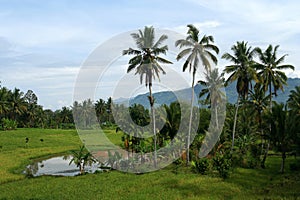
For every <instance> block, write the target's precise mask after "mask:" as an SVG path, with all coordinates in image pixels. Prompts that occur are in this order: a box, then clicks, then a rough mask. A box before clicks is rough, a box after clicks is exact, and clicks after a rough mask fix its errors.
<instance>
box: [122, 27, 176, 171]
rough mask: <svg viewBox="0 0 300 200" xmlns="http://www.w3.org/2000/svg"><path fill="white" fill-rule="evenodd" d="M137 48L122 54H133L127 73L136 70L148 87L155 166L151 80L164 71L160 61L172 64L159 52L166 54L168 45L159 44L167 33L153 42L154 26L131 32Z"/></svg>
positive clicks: (154, 128) (154, 131)
mask: <svg viewBox="0 0 300 200" xmlns="http://www.w3.org/2000/svg"><path fill="white" fill-rule="evenodd" d="M131 36H132V38H133V39H134V41H135V43H136V46H137V49H133V48H129V49H127V50H124V51H123V55H133V57H132V58H131V59H130V60H129V62H128V64H129V66H128V69H127V73H129V72H131V71H132V70H133V69H135V70H136V72H135V74H139V75H140V83H141V84H142V83H143V79H144V78H145V79H144V80H145V85H146V87H148V88H149V96H148V99H149V102H150V107H151V115H152V122H153V135H154V167H156V161H157V155H156V127H155V111H154V98H153V96H152V82H153V80H154V79H155V78H156V77H157V78H158V79H159V73H160V72H162V73H163V74H165V73H166V72H165V71H164V70H163V68H162V67H161V65H160V63H163V64H172V62H170V61H168V60H166V59H164V58H162V57H160V56H159V54H161V53H162V54H166V53H167V51H168V46H167V45H164V46H161V45H162V43H163V42H164V41H165V40H166V39H167V38H168V36H167V35H161V36H160V37H159V39H158V40H157V41H156V42H155V41H154V40H155V33H154V28H153V27H152V26H151V27H147V26H146V27H145V28H144V30H143V31H142V30H139V32H138V33H132V34H131Z"/></svg>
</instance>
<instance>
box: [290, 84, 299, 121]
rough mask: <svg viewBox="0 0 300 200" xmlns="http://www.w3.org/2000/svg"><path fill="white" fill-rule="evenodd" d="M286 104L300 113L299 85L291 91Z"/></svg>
mask: <svg viewBox="0 0 300 200" xmlns="http://www.w3.org/2000/svg"><path fill="white" fill-rule="evenodd" d="M288 106H289V108H291V109H292V110H295V112H296V113H298V114H299V115H300V86H296V87H295V89H294V90H292V91H291V93H290V95H289V99H288Z"/></svg>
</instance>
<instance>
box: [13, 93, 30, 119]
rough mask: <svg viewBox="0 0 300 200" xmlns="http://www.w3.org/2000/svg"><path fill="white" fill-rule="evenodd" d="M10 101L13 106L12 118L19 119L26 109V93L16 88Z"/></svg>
mask: <svg viewBox="0 0 300 200" xmlns="http://www.w3.org/2000/svg"><path fill="white" fill-rule="evenodd" d="M9 103H10V108H11V118H12V119H13V120H16V119H17V116H20V115H21V114H22V113H24V112H25V111H26V105H25V100H24V93H23V92H21V91H20V89H17V88H15V89H14V90H13V91H12V92H11V94H10V95H9Z"/></svg>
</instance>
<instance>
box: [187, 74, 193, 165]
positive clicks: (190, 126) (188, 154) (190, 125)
mask: <svg viewBox="0 0 300 200" xmlns="http://www.w3.org/2000/svg"><path fill="white" fill-rule="evenodd" d="M194 82H195V74H193V81H192V98H191V112H190V121H189V132H188V136H187V144H186V166H188V165H189V163H190V143H191V130H192V119H193V107H194V95H195V94H194V93H195V91H194Z"/></svg>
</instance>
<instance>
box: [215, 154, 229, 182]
mask: <svg viewBox="0 0 300 200" xmlns="http://www.w3.org/2000/svg"><path fill="white" fill-rule="evenodd" d="M213 167H214V168H215V169H216V170H217V171H218V172H219V175H220V176H221V177H222V178H223V179H225V178H228V176H229V171H230V169H231V159H230V158H228V157H227V156H225V155H223V154H217V155H216V156H215V157H214V158H213Z"/></svg>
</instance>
